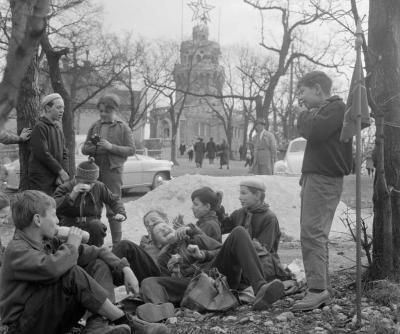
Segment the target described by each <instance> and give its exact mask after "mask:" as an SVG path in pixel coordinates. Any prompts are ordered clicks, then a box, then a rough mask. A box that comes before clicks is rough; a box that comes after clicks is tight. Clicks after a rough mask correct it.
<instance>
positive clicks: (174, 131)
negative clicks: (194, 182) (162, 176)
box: [171, 115, 179, 166]
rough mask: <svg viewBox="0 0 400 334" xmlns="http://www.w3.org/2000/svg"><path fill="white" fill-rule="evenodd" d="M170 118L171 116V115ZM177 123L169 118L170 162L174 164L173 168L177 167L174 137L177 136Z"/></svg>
mask: <svg viewBox="0 0 400 334" xmlns="http://www.w3.org/2000/svg"><path fill="white" fill-rule="evenodd" d="M171 116H172V115H171ZM178 124H179V120H178V122H176V120H175V121H174V119H173V118H172V117H171V132H172V136H171V161H172V162H173V163H174V165H175V166H179V163H178V160H177V159H176V137H177V135H178Z"/></svg>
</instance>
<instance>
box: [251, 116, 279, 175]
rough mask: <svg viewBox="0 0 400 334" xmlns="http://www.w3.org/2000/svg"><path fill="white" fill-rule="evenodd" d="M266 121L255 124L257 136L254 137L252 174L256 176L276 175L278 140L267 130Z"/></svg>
mask: <svg viewBox="0 0 400 334" xmlns="http://www.w3.org/2000/svg"><path fill="white" fill-rule="evenodd" d="M265 125H266V123H265V121H264V120H263V119H258V120H257V121H256V123H255V129H256V135H255V136H254V137H253V146H254V161H253V167H252V172H253V174H256V175H272V174H274V164H275V161H276V155H277V150H276V139H275V136H274V134H273V133H272V132H270V131H268V130H267V129H265Z"/></svg>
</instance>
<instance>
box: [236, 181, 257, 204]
mask: <svg viewBox="0 0 400 334" xmlns="http://www.w3.org/2000/svg"><path fill="white" fill-rule="evenodd" d="M239 201H240V204H242V207H243V208H250V207H252V206H254V205H257V204H260V202H261V200H260V195H259V194H258V193H255V194H253V193H252V192H251V191H250V190H249V188H247V187H246V186H240V195H239Z"/></svg>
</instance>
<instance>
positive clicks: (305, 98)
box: [298, 85, 325, 109]
mask: <svg viewBox="0 0 400 334" xmlns="http://www.w3.org/2000/svg"><path fill="white" fill-rule="evenodd" d="M298 94H299V99H300V101H302V102H303V103H304V104H305V106H306V107H307V108H308V109H310V108H314V107H318V106H319V105H320V104H321V103H322V102H323V101H325V96H324V94H321V88H320V87H319V86H318V85H315V86H314V87H306V86H300V87H299V91H298Z"/></svg>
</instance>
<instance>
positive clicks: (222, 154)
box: [218, 139, 229, 169]
mask: <svg viewBox="0 0 400 334" xmlns="http://www.w3.org/2000/svg"><path fill="white" fill-rule="evenodd" d="M218 150H219V169H222V166H225V165H226V169H229V147H228V144H227V143H226V140H225V139H222V143H221V144H220V145H219V148H218Z"/></svg>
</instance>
